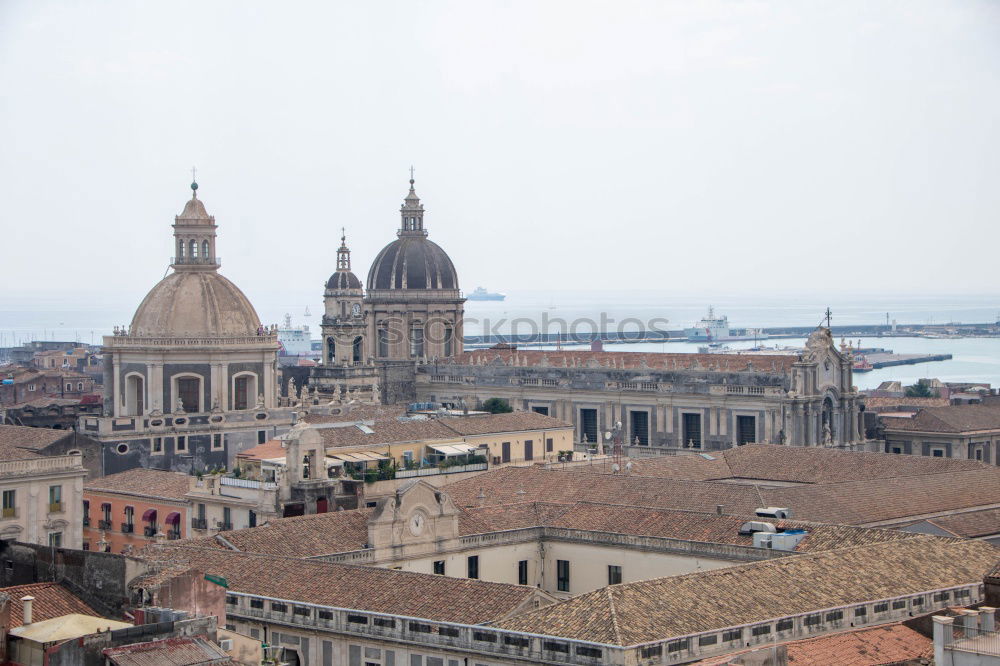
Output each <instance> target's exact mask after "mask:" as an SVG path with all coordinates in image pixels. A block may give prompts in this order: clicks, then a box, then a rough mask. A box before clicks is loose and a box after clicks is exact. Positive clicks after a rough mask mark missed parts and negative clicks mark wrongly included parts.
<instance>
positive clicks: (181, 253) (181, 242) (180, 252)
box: [177, 239, 184, 259]
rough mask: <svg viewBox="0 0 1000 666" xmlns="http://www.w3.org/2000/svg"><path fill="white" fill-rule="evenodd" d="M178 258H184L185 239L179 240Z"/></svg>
mask: <svg viewBox="0 0 1000 666" xmlns="http://www.w3.org/2000/svg"><path fill="white" fill-rule="evenodd" d="M177 258H178V259H183V258H184V240H183V239H182V240H179V241H177Z"/></svg>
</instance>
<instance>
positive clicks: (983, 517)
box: [927, 509, 1000, 539]
mask: <svg viewBox="0 0 1000 666" xmlns="http://www.w3.org/2000/svg"><path fill="white" fill-rule="evenodd" d="M927 522H929V523H932V524H934V525H937V526H938V527H940V528H941V529H943V530H945V531H946V532H948V533H949V534H954V535H955V536H957V537H963V538H967V539H973V538H976V537H984V536H989V535H991V534H1000V509H983V510H982V511H966V512H964V513H955V514H952V515H950V516H939V517H937V518H930V519H928V520H927Z"/></svg>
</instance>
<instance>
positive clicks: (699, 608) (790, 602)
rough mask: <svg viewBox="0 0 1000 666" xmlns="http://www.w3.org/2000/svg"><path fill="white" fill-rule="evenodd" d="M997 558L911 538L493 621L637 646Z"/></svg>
mask: <svg viewBox="0 0 1000 666" xmlns="http://www.w3.org/2000/svg"><path fill="white" fill-rule="evenodd" d="M998 554H1000V551H998V550H997V549H996V548H994V547H993V546H990V545H989V544H986V543H984V542H982V541H961V540H951V539H940V538H936V537H928V536H923V535H919V536H918V537H917V538H913V539H904V540H900V541H893V542H890V543H882V544H873V545H868V546H855V547H853V548H842V549H838V550H830V551H824V552H820V553H810V554H803V555H798V556H796V557H784V558H780V559H776V560H768V561H762V562H752V563H749V564H741V565H736V566H732V567H727V568H724V569H715V570H712V571H701V572H697V573H691V574H685V575H681V576H671V577H667V578H657V579H653V580H648V581H641V582H635V583H625V584H622V585H612V586H609V587H605V588H602V589H599V590H595V591H593V592H588V593H585V594H581V595H579V596H577V597H573V598H571V599H569V600H567V601H564V602H561V603H557V604H553V605H551V606H547V607H545V608H541V609H538V610H533V611H528V612H526V613H522V614H519V615H517V616H515V617H511V618H508V619H506V620H502V621H500V622H497V623H496V624H497V625H498V626H500V627H502V628H505V629H511V630H515V631H528V632H532V633H540V634H550V635H556V636H563V637H566V638H572V639H578V640H588V641H597V642H602V643H610V644H614V645H635V644H637V643H644V642H652V641H657V640H662V639H665V638H670V637H673V636H683V635H687V634H692V633H697V632H702V631H711V630H714V629H721V628H724V627H730V626H737V625H742V624H748V623H753V622H761V621H764V620H768V619H771V618H777V617H782V616H786V615H794V614H799V613H808V612H810V611H814V610H820V609H826V608H834V607H838V606H844V605H849V604H855V603H863V602H867V601H872V600H875V599H885V598H890V597H896V596H902V595H907V594H916V593H920V592H926V591H929V590H934V589H939V588H945V587H953V586H958V585H966V584H976V583H979V582H980V581H982V578H983V575H984V574H985V573H986V572H987V571H989V570H990V568H991V567H992V566H993V565H994V564H995V563H996V560H997V557H998ZM706 600H710V602H708V603H707V602H706Z"/></svg>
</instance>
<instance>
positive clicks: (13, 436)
mask: <svg viewBox="0 0 1000 666" xmlns="http://www.w3.org/2000/svg"><path fill="white" fill-rule="evenodd" d="M70 434H72V433H70V432H69V431H67V430H55V429H53V428H28V427H26V426H15V425H0V460H20V459H23V458H38V457H40V454H38V453H35V451H37V450H38V449H43V448H45V447H46V446H48V445H50V444H52V443H53V442H58V441H59V440H60V439H63V438H65V437H67V436H68V435H70Z"/></svg>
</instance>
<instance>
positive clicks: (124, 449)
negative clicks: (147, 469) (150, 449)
mask: <svg viewBox="0 0 1000 666" xmlns="http://www.w3.org/2000/svg"><path fill="white" fill-rule="evenodd" d="M116 450H117V451H118V453H128V444H125V443H122V444H119V445H118V446H117V447H116Z"/></svg>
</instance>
